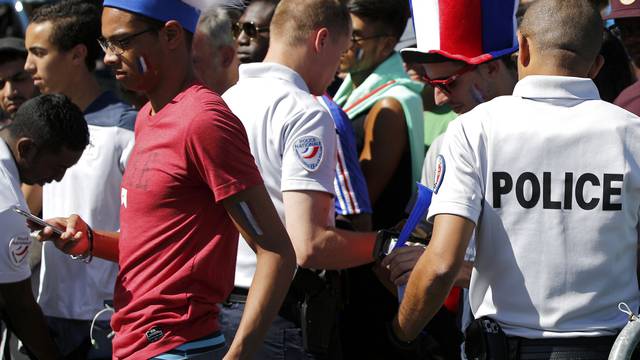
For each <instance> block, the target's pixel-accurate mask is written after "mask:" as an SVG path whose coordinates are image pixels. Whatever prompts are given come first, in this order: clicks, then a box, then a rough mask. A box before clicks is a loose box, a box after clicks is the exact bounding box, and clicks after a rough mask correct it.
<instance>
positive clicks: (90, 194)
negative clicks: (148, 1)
mask: <svg viewBox="0 0 640 360" xmlns="http://www.w3.org/2000/svg"><path fill="white" fill-rule="evenodd" d="M85 119H86V120H87V124H88V126H89V136H90V143H89V145H88V146H87V148H86V149H85V150H84V152H83V154H82V157H81V158H80V160H79V161H78V163H77V164H75V165H74V166H72V167H71V168H69V169H68V170H67V172H66V173H65V175H64V178H63V179H62V181H60V182H53V183H50V184H47V185H45V186H44V188H43V195H42V205H43V207H42V214H43V217H44V218H45V219H48V218H52V217H58V216H69V215H71V214H78V215H80V217H82V218H83V219H84V220H85V221H86V222H87V223H88V224H89V226H91V227H92V228H94V229H100V230H106V231H118V230H119V229H120V183H121V182H122V175H123V173H124V167H125V163H126V161H127V158H128V156H129V153H130V151H131V149H132V148H133V140H134V138H133V124H134V121H135V111H133V110H132V109H131V107H129V106H128V105H126V104H124V103H122V102H120V101H119V100H118V99H117V98H116V97H115V96H114V95H113V94H112V93H109V92H106V93H104V94H102V95H101V96H100V97H98V99H96V100H95V101H94V103H93V104H91V105H90V106H89V107H88V108H87V110H86V111H85ZM42 255H43V256H42V267H41V270H40V289H39V296H38V303H39V304H40V306H41V307H42V311H43V312H44V314H45V315H47V316H54V317H59V318H64V319H76V320H91V319H93V317H94V316H95V314H96V313H97V312H98V311H100V310H102V309H104V302H105V300H112V299H113V289H114V286H115V279H116V275H117V273H118V264H116V263H114V262H111V261H107V260H103V259H99V258H95V257H94V258H93V260H92V261H91V263H90V264H85V263H83V262H81V261H77V260H73V259H71V258H70V257H69V256H68V255H65V254H64V253H62V252H61V251H60V250H58V249H56V248H55V246H54V245H53V244H51V243H48V242H47V243H44V244H43V249H42ZM101 319H103V318H102V317H101Z"/></svg>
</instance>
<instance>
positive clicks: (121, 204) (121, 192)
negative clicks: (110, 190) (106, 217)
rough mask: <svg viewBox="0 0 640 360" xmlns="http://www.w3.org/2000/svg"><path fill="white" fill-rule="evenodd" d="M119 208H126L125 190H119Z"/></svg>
mask: <svg viewBox="0 0 640 360" xmlns="http://www.w3.org/2000/svg"><path fill="white" fill-rule="evenodd" d="M120 206H122V207H124V208H125V209H126V208H127V189H125V188H120Z"/></svg>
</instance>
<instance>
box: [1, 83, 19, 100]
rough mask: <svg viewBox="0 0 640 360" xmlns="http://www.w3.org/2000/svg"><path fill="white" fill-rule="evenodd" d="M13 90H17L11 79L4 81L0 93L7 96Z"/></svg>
mask: <svg viewBox="0 0 640 360" xmlns="http://www.w3.org/2000/svg"><path fill="white" fill-rule="evenodd" d="M14 92H17V88H16V86H15V85H14V83H13V81H6V82H5V83H4V87H3V88H2V95H4V96H6V97H9V96H11V95H12V94H13V93H14Z"/></svg>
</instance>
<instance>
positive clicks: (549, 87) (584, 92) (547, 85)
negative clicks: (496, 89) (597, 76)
mask: <svg viewBox="0 0 640 360" xmlns="http://www.w3.org/2000/svg"><path fill="white" fill-rule="evenodd" d="M513 95H514V96H519V97H522V98H528V99H573V100H599V99H600V93H599V92H598V88H597V87H596V85H595V84H594V83H593V81H592V80H591V79H586V78H577V77H569V76H546V75H529V76H527V77H525V78H524V79H522V80H520V81H518V83H517V84H516V87H515V88H514V89H513Z"/></svg>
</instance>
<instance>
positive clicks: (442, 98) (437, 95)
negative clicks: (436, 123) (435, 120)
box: [433, 87, 451, 106]
mask: <svg viewBox="0 0 640 360" xmlns="http://www.w3.org/2000/svg"><path fill="white" fill-rule="evenodd" d="M433 99H434V100H435V102H436V105H438V106H442V105H444V104H447V103H448V102H449V101H451V99H450V98H449V95H448V94H447V93H445V92H444V91H442V90H440V89H439V88H438V87H435V88H434V89H433Z"/></svg>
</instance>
